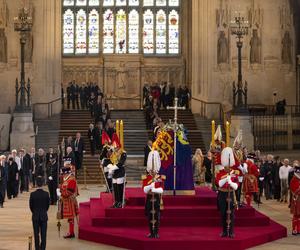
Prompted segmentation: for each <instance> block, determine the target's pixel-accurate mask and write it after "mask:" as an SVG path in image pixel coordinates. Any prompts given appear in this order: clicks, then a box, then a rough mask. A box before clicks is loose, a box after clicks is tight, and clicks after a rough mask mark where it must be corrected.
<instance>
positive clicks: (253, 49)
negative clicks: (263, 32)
mask: <svg viewBox="0 0 300 250" xmlns="http://www.w3.org/2000/svg"><path fill="white" fill-rule="evenodd" d="M260 46H261V40H260V38H259V37H258V32H257V30H256V29H255V30H253V35H252V37H251V40H250V63H260V62H261V61H260Z"/></svg>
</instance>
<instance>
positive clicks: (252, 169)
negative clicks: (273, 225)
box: [243, 153, 259, 206]
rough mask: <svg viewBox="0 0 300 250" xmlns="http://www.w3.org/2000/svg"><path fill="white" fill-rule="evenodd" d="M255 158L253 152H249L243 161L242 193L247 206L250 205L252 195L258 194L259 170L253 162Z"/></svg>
mask: <svg viewBox="0 0 300 250" xmlns="http://www.w3.org/2000/svg"><path fill="white" fill-rule="evenodd" d="M255 158H256V156H255V154H252V153H250V154H248V156H247V160H246V162H245V163H244V168H245V171H246V173H245V176H244V181H243V193H244V194H245V198H246V202H247V205H248V206H251V202H252V197H253V196H254V195H257V194H258V177H259V170H258V167H257V166H256V165H255V163H254V160H255Z"/></svg>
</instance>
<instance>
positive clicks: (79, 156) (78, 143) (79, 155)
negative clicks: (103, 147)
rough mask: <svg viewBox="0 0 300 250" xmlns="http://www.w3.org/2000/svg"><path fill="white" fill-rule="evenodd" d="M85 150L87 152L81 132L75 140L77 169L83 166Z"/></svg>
mask: <svg viewBox="0 0 300 250" xmlns="http://www.w3.org/2000/svg"><path fill="white" fill-rule="evenodd" d="M84 152H85V150H84V141H83V138H81V134H80V133H76V139H75V141H74V154H75V167H76V170H79V169H81V167H82V161H83V154H84Z"/></svg>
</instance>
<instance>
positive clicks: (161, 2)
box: [156, 0, 167, 6]
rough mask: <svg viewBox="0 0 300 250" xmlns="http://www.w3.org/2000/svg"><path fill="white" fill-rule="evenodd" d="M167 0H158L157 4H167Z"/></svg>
mask: <svg viewBox="0 0 300 250" xmlns="http://www.w3.org/2000/svg"><path fill="white" fill-rule="evenodd" d="M166 5H167V0H156V6H166Z"/></svg>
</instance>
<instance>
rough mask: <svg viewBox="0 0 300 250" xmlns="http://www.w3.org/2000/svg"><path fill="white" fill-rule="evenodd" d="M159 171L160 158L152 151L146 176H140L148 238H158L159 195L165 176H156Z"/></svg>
mask: <svg viewBox="0 0 300 250" xmlns="http://www.w3.org/2000/svg"><path fill="white" fill-rule="evenodd" d="M159 169H160V156H159V153H158V152H157V151H156V150H152V151H151V152H150V153H149V156H148V164H147V175H145V176H142V180H143V191H144V193H145V194H146V195H147V196H146V203H145V214H146V216H147V218H148V221H149V229H150V233H149V235H148V236H147V237H148V238H155V239H158V238H159V234H158V231H159V225H160V206H161V195H162V193H163V191H164V180H165V176H161V175H158V172H159Z"/></svg>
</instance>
